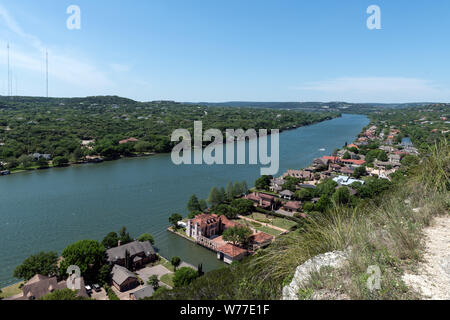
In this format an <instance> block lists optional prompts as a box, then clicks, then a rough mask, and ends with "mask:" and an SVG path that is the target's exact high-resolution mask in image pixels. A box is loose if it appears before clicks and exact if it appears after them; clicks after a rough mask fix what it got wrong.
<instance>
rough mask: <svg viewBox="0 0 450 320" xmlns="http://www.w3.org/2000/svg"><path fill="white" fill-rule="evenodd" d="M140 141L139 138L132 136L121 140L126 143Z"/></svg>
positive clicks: (120, 142)
mask: <svg viewBox="0 0 450 320" xmlns="http://www.w3.org/2000/svg"><path fill="white" fill-rule="evenodd" d="M138 141H139V139H136V138H133V137H131V138H128V139H125V140H120V141H119V144H125V143H128V142H138Z"/></svg>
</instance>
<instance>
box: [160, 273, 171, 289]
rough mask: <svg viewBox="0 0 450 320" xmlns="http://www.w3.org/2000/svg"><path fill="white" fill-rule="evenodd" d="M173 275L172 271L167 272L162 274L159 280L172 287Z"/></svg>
mask: <svg viewBox="0 0 450 320" xmlns="http://www.w3.org/2000/svg"><path fill="white" fill-rule="evenodd" d="M173 277H174V274H173V273H167V274H165V275H163V276H162V277H161V281H162V282H164V283H165V284H167V285H168V286H171V287H172V288H173V287H174V285H173Z"/></svg>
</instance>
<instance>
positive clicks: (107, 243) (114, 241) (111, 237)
mask: <svg viewBox="0 0 450 320" xmlns="http://www.w3.org/2000/svg"><path fill="white" fill-rule="evenodd" d="M118 244H119V236H118V235H117V233H116V232H114V231H113V232H110V233H108V234H107V235H106V237H105V238H103V240H102V245H103V246H104V247H105V248H106V249H110V248H114V247H117V245H118Z"/></svg>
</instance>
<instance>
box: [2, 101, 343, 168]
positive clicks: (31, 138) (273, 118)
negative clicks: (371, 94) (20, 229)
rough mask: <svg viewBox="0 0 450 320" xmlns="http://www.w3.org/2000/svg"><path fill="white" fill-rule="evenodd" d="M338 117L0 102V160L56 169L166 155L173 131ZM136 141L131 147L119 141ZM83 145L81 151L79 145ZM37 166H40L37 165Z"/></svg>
mask: <svg viewBox="0 0 450 320" xmlns="http://www.w3.org/2000/svg"><path fill="white" fill-rule="evenodd" d="M337 116H339V113H337V112H308V113H307V112H301V111H298V110H273V109H262V108H236V107H207V106H201V105H192V104H182V103H176V102H172V101H154V102H136V101H133V100H130V99H125V98H120V97H115V96H106V97H87V98H37V97H13V98H9V97H0V160H1V162H2V166H3V167H4V168H7V169H12V168H22V169H25V168H29V167H33V166H38V167H40V166H43V167H45V166H46V160H49V159H42V158H41V159H36V158H31V159H30V155H32V154H35V153H39V154H45V155H49V156H51V159H56V160H57V161H56V162H57V164H67V163H68V162H76V161H78V160H80V159H82V158H83V157H85V156H87V155H91V156H92V155H100V156H102V157H104V158H106V159H114V158H118V157H120V156H131V155H133V154H136V153H141V154H142V153H146V152H156V153H160V152H169V151H170V150H171V149H172V147H173V145H174V143H172V142H171V141H170V136H171V134H172V132H173V131H174V130H175V129H179V128H185V129H188V130H190V131H191V132H192V131H193V124H194V121H200V120H201V121H203V128H204V130H207V129H209V128H217V129H220V130H222V131H224V130H225V129H228V128H230V129H239V128H242V129H249V128H254V129H256V130H258V129H280V130H285V129H290V128H293V127H299V126H304V125H309V124H312V123H316V122H320V121H323V120H326V119H331V118H333V117H337ZM129 138H134V139H133V141H130V142H129V143H122V144H120V143H119V141H122V140H125V139H129ZM83 141H84V142H85V144H84V145H82V142H83ZM37 160H39V161H40V162H41V163H40V164H37V163H36V161H37Z"/></svg>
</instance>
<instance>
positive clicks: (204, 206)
mask: <svg viewBox="0 0 450 320" xmlns="http://www.w3.org/2000/svg"><path fill="white" fill-rule="evenodd" d="M198 204H199V206H200V210H199V211H201V212H203V211H205V210H206V209H208V204H207V203H206V200H204V199H200V200H199V201H198Z"/></svg>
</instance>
